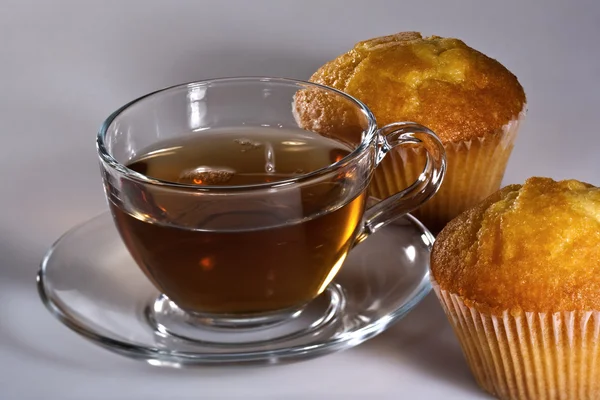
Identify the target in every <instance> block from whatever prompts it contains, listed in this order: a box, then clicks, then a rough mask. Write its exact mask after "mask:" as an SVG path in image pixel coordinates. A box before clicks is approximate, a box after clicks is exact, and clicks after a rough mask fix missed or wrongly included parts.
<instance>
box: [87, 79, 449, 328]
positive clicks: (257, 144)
mask: <svg viewBox="0 0 600 400" xmlns="http://www.w3.org/2000/svg"><path fill="white" fill-rule="evenodd" d="M400 145H409V146H418V147H421V148H422V149H423V150H424V151H425V152H426V154H427V163H426V165H425V167H424V170H423V173H422V174H421V175H420V176H419V178H418V179H417V181H416V182H414V183H413V184H412V185H411V186H410V187H408V188H406V189H405V190H403V191H401V192H400V193H397V194H395V195H393V196H391V197H389V198H387V199H384V200H382V201H380V202H378V203H377V204H375V205H370V206H369V207H367V187H368V184H369V182H370V179H371V176H372V174H373V171H374V169H375V168H376V167H377V165H378V163H379V162H380V161H381V160H382V159H383V157H384V156H385V154H386V153H387V152H388V151H390V150H391V149H392V148H394V147H395V146H400ZM97 146H98V154H99V156H100V160H101V169H102V176H103V179H104V185H105V191H106V195H107V199H108V202H109V206H110V208H111V211H112V214H113V217H114V221H115V223H116V226H117V228H118V230H119V232H120V234H121V237H122V239H123V241H124V243H125V245H126V247H127V248H128V250H129V251H130V253H131V254H132V256H133V258H134V259H135V261H136V263H137V264H138V265H139V267H140V268H141V270H142V271H143V272H144V273H145V275H146V276H147V277H148V278H149V279H150V280H151V281H152V283H153V284H154V285H155V286H156V287H157V288H158V290H159V291H160V292H161V293H163V295H162V296H161V297H160V298H159V299H157V301H156V303H155V306H154V311H155V314H157V315H163V316H165V318H166V319H168V315H169V313H171V314H172V313H174V312H178V313H183V314H184V315H185V316H186V318H187V320H188V321H195V322H194V323H198V324H200V325H203V326H211V327H234V328H235V329H239V328H252V327H256V326H264V325H265V324H273V323H278V322H282V321H285V320H288V319H290V318H293V317H294V316H295V315H298V313H299V311H300V310H302V309H303V308H304V307H305V306H306V305H307V304H308V303H310V302H311V301H312V300H313V299H315V298H316V297H317V296H318V295H319V294H321V293H322V292H323V291H324V290H325V289H326V288H327V286H328V285H329V284H330V283H331V282H332V280H333V279H334V278H335V276H336V274H337V273H338V271H339V270H340V268H342V266H343V262H344V259H345V258H346V256H347V254H348V252H349V251H350V250H351V249H352V247H353V246H355V245H356V244H358V243H360V242H361V241H363V240H365V239H366V238H367V237H368V236H369V235H370V234H372V233H373V232H375V231H376V230H377V229H380V228H381V227H383V226H385V225H386V224H388V223H390V222H391V221H393V220H394V219H395V218H397V217H399V216H402V215H404V214H406V213H408V212H410V211H411V210H413V209H415V208H417V207H419V206H420V205H421V204H423V203H424V202H425V201H427V200H428V199H429V198H430V197H431V196H432V195H433V194H434V193H435V192H436V190H437V189H438V188H439V186H440V184H441V182H442V178H443V175H444V171H445V156H444V149H443V146H442V145H441V143H440V141H439V140H438V139H437V137H436V136H435V134H434V133H433V132H432V131H430V130H429V129H428V128H426V127H424V126H421V125H418V124H415V123H412V122H399V123H394V124H390V125H386V126H384V127H382V128H377V126H376V121H375V118H374V117H373V115H372V113H371V112H370V111H369V110H368V108H367V107H366V106H365V105H364V104H362V103H361V102H360V101H358V100H356V99H354V98H353V97H351V96H349V95H346V94H344V93H342V92H340V91H337V90H335V89H331V88H328V87H324V86H321V85H317V84H313V83H308V82H302V81H295V80H290V79H280V78H258V77H256V78H225V79H215V80H208V81H201V82H193V83H189V84H184V85H179V86H175V87H171V88H168V89H164V90H161V91H158V92H154V93H151V94H149V95H147V96H144V97H142V98H140V99H137V100H135V101H133V102H131V103H129V104H127V105H125V106H124V107H122V108H121V109H119V110H118V111H116V112H115V113H113V114H112V115H111V116H110V117H109V118H108V119H107V120H106V121H105V123H104V124H103V126H102V128H101V130H100V132H99V134H98V139H97Z"/></svg>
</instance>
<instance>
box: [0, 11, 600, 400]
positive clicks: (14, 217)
mask: <svg viewBox="0 0 600 400" xmlns="http://www.w3.org/2000/svg"><path fill="white" fill-rule="evenodd" d="M368 4H370V5H368ZM0 10H1V11H0V52H1V53H0V54H1V56H0V57H1V58H0V123H1V125H0V126H1V138H2V146H0V188H1V189H0V190H1V191H2V192H1V193H2V196H1V198H0V199H1V200H0V205H1V211H0V304H1V305H2V306H1V307H0V398H2V399H26V398H45V399H109V398H110V399H113V398H114V399H145V400H151V399H159V398H172V399H188V398H189V399H191V398H224V399H225V398H227V399H228V398H237V397H244V398H298V399H303V398H326V397H327V398H336V399H337V398H347V399H351V398H401V397H402V398H414V399H436V398H441V397H443V398H445V399H468V398H473V399H476V398H486V396H485V395H484V394H482V393H481V392H480V391H479V390H478V389H477V387H476V386H475V384H474V382H473V381H472V379H471V377H470V374H469V372H468V370H467V368H466V365H465V363H464V361H463V359H462V356H461V353H460V349H459V347H458V345H457V343H456V340H455V339H454V337H453V335H452V332H451V330H450V328H449V326H448V324H447V322H446V321H445V319H444V316H443V314H442V312H441V311H440V309H439V307H438V305H437V302H436V300H435V299H434V298H432V297H429V298H428V299H427V300H426V301H425V302H424V303H423V304H422V305H420V306H419V307H418V308H417V309H416V310H415V311H414V312H413V313H412V314H411V315H409V316H408V317H407V318H406V319H405V320H403V321H401V322H400V323H399V324H397V325H396V326H394V327H393V328H392V329H390V330H389V331H388V332H386V333H384V334H382V335H381V336H379V337H377V338H375V339H373V340H371V341H370V342H367V343H365V344H363V345H361V346H359V347H357V348H355V349H352V350H349V351H347V352H344V353H339V354H335V355H331V356H327V357H323V358H320V359H316V360H313V361H307V362H302V363H297V364H292V365H286V366H274V367H268V368H228V369H223V368H217V369H209V368H206V369H204V368H203V369H194V370H169V369H158V368H154V367H151V366H149V365H146V364H144V363H141V362H136V361H132V360H129V359H126V358H123V357H120V356H117V355H114V354H112V353H109V352H107V351H105V350H102V349H99V348H96V347H95V346H94V345H92V344H90V343H88V342H87V341H85V340H83V339H81V338H79V337H78V336H77V335H76V334H74V333H72V332H71V331H69V330H68V329H67V328H65V327H63V326H62V325H61V324H60V323H59V322H58V321H56V320H54V318H53V317H51V316H50V315H49V313H48V312H47V311H46V310H45V309H44V308H43V306H42V304H41V303H40V301H39V300H38V296H37V293H36V290H35V285H34V276H35V272H36V270H37V265H38V262H39V260H40V259H41V257H42V255H43V254H44V252H45V251H46V249H47V247H48V246H49V245H50V244H51V243H52V242H53V241H54V240H55V239H56V238H57V237H58V236H59V235H60V234H61V233H62V232H63V231H65V230H67V229H68V228H70V227H71V226H72V225H73V224H75V223H78V222H81V221H83V220H85V219H87V218H89V217H92V216H94V215H96V214H97V213H99V212H100V211H102V210H104V209H105V202H104V198H103V193H102V189H101V184H100V177H99V171H98V166H97V162H96V159H95V157H96V156H95V149H94V135H95V132H96V129H97V128H98V126H99V125H100V123H101V122H102V120H103V119H104V117H106V116H107V115H108V114H109V113H110V112H111V111H113V110H115V109H116V108H117V107H118V106H120V105H122V104H123V103H125V102H126V101H128V100H131V99H133V98H135V97H137V96H139V95H142V94H144V93H146V92H148V91H151V90H154V89H157V88H160V87H163V86H166V85H171V84H176V83H180V82H184V81H190V80H194V79H203V78H211V77H219V76H228V75H229V76H230V75H278V76H288V77H294V78H303V79H306V78H308V76H309V75H310V74H311V73H312V71H313V70H315V69H316V68H317V67H318V66H319V65H320V64H322V63H323V62H325V61H327V60H329V59H331V58H333V57H335V56H336V55H337V54H339V53H342V52H344V51H346V50H347V49H348V48H350V47H351V46H352V44H353V43H354V42H356V41H359V40H362V39H367V38H370V37H373V36H379V35H383V34H390V33H394V32H396V31H400V30H420V31H422V32H424V33H426V34H438V35H442V36H454V37H459V38H462V39H464V40H465V41H466V42H467V43H468V44H470V45H471V46H473V47H475V48H477V49H479V50H481V51H483V52H484V53H486V54H488V55H490V56H492V57H495V58H497V59H499V60H500V61H501V62H502V63H504V64H505V65H506V66H507V67H508V68H509V69H511V70H512V71H513V72H514V73H515V74H516V75H517V76H518V77H519V79H520V81H521V83H522V84H523V86H524V87H525V90H526V92H527V96H528V101H529V116H528V119H527V121H526V123H525V126H524V128H523V129H522V131H521V134H520V136H519V138H518V140H517V144H516V148H515V150H514V153H513V156H512V159H511V161H510V164H509V166H508V171H507V174H506V180H505V182H506V183H513V182H522V181H523V180H524V179H525V178H526V177H528V176H531V175H545V176H551V177H554V178H568V177H574V178H578V179H580V180H584V181H588V182H590V183H594V184H596V185H600V168H599V158H598V156H597V154H598V150H600V129H598V127H597V125H598V124H597V117H598V104H599V101H598V98H599V96H600V95H599V93H600V58H599V57H600V56H599V54H600V51H599V50H600V48H599V45H598V43H599V42H598V39H599V38H600V24H599V23H598V21H600V3H599V2H597V1H594V0H589V1H566V0H565V1H562V2H561V1H556V0H553V1H549V0H545V1H542V0H539V1H521V0H510V1H508V0H504V1H497V0H496V1H481V0H473V1H452V2H450V1H445V0H438V1H425V0H417V1H397V0H390V1H368V2H367V1H326V0H319V1H301V0H296V1H283V0H282V1H269V2H267V1H250V0H248V1H236V2H232V1H216V0H215V1H210V2H208V1H199V0H196V1H162V2H161V1H125V2H117V1H93V2H92V1H70V2H67V1H52V2H51V1H43V0H40V1H37V2H33V1H17V0H15V1H6V0H4V1H0Z"/></svg>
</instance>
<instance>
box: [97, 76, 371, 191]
mask: <svg viewBox="0 0 600 400" xmlns="http://www.w3.org/2000/svg"><path fill="white" fill-rule="evenodd" d="M243 82H250V83H253V82H254V83H257V82H272V83H280V84H288V85H296V86H304V87H307V86H308V87H314V88H318V89H320V90H325V91H327V92H330V93H334V94H336V95H338V96H341V97H343V98H346V99H347V100H349V101H350V102H351V103H353V104H355V105H356V106H357V107H358V108H359V110H360V111H361V112H362V114H363V115H364V116H365V118H366V119H367V122H368V127H367V129H366V130H365V133H364V135H363V138H362V140H361V142H360V144H359V145H358V146H357V147H356V148H355V149H354V150H352V152H351V153H350V154H348V155H346V156H345V157H344V158H342V159H341V160H339V161H337V162H335V163H332V164H329V165H327V166H325V167H322V168H319V169H316V170H314V171H311V172H309V173H307V174H303V175H299V176H296V177H293V178H289V179H284V180H280V181H276V182H267V183H259V184H253V185H234V186H227V185H223V186H215V185H202V186H200V185H193V184H185V183H177V182H171V181H166V180H162V179H157V178H152V177H149V176H146V175H144V174H141V173H139V172H136V171H134V170H132V169H130V168H128V167H127V166H125V165H124V164H122V163H120V162H118V161H117V160H116V159H115V158H114V157H113V156H112V155H111V154H110V153H109V151H108V149H107V148H106V145H105V140H104V139H105V136H106V134H107V132H108V129H109V127H110V126H111V125H112V124H113V122H115V120H116V119H117V118H118V117H119V116H120V115H121V114H122V113H123V112H125V111H127V110H128V109H130V108H131V107H133V106H134V105H136V104H138V103H140V102H142V101H144V100H149V99H151V98H153V97H155V96H157V95H160V94H164V93H168V92H173V91H176V90H179V89H182V88H185V87H192V86H193V87H201V86H208V85H210V84H225V83H243ZM376 131H377V122H376V120H375V116H374V115H373V113H372V112H371V110H369V108H368V107H367V106H366V105H365V104H364V103H363V102H362V101H360V100H358V99H357V98H355V97H353V96H351V95H349V94H347V93H344V92H342V91H341V90H338V89H335V88H332V87H329V86H325V85H321V84H318V83H313V82H307V81H303V80H299V79H291V78H278V77H267V76H239V77H226V78H215V79H205V80H197V81H191V82H187V83H181V84H177V85H173V86H168V87H165V88H163V89H159V90H156V91H154V92H150V93H147V94H145V95H143V96H140V97H138V98H136V99H135V100H132V101H130V102H128V103H126V104H125V105H124V106H122V107H120V108H119V109H117V110H116V111H114V112H113V113H112V114H110V115H109V116H108V118H106V119H105V120H104V122H103V123H102V125H101V127H100V130H99V131H98V134H97V135H96V149H97V151H98V156H99V157H100V160H101V161H102V162H103V163H104V164H105V165H107V166H108V167H110V168H112V169H113V170H116V171H117V172H118V173H120V174H122V175H124V176H125V177H127V178H130V179H132V180H135V181H138V182H140V183H146V184H151V185H155V186H161V187H164V188H171V189H187V190H194V191H209V190H210V191H211V192H225V191H234V190H244V191H247V190H257V189H260V190H264V189H272V188H278V187H282V186H288V185H291V184H299V183H304V182H306V181H310V180H313V179H315V178H318V177H320V176H323V175H325V174H327V173H330V172H332V171H335V170H338V169H339V168H343V167H345V166H347V165H348V164H350V163H351V162H352V161H354V159H356V158H357V157H358V156H360V155H361V154H363V152H364V151H365V150H366V149H367V148H368V147H369V145H370V144H371V142H372V140H373V139H374V137H375V136H376Z"/></svg>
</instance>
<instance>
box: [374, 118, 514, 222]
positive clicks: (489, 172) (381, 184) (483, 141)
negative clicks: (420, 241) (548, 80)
mask: <svg viewBox="0 0 600 400" xmlns="http://www.w3.org/2000/svg"><path fill="white" fill-rule="evenodd" d="M525 110H526V107H524V108H523V111H522V112H521V113H520V114H519V116H518V117H517V118H516V119H513V120H511V121H509V122H508V123H507V124H506V125H504V126H503V127H502V129H501V130H500V131H498V132H491V133H489V134H487V135H484V136H481V137H478V138H475V139H472V140H469V141H460V142H449V143H445V144H444V148H445V150H446V159H447V169H446V175H445V177H444V182H443V183H442V186H441V187H440V189H439V191H438V192H437V193H436V195H435V196H433V197H432V198H431V199H430V200H429V201H427V202H426V203H425V204H423V205H422V206H421V207H420V208H419V209H418V210H416V211H414V212H413V215H414V216H415V217H417V218H419V219H420V220H421V222H423V223H424V224H425V225H426V226H427V227H428V228H429V229H430V230H431V231H432V232H434V233H437V232H439V231H440V230H441V229H442V228H443V227H444V226H445V225H446V224H447V223H448V222H449V221H450V220H451V219H453V218H454V217H456V216H457V215H458V214H460V213H461V212H463V211H464V210H466V209H468V208H470V207H472V206H474V205H475V204H477V203H479V202H480V201H481V200H483V199H484V198H486V197H488V196H489V195H490V194H492V193H494V192H495V191H496V190H498V189H499V188H500V185H501V183H502V178H503V177H504V171H505V170H506V164H507V163H508V159H509V157H510V154H511V152H512V149H513V146H514V142H515V139H516V137H517V132H518V130H519V126H520V125H521V122H522V121H523V119H524V117H525ZM424 165H425V156H424V154H423V153H422V152H421V151H420V149H418V148H406V147H402V146H399V147H397V148H395V149H394V150H392V151H391V152H390V154H388V155H387V156H386V157H385V158H384V159H383V160H382V162H381V164H380V165H379V166H378V167H377V169H376V170H375V174H374V176H373V180H372V181H371V185H370V187H369V191H370V194H371V195H372V196H374V197H376V198H378V199H384V198H386V197H388V196H391V195H392V194H394V193H397V192H399V191H400V190H402V189H404V188H406V187H408V186H409V185H410V184H412V183H413V182H414V181H415V180H416V178H417V177H418V176H419V174H420V173H421V172H422V171H423V166H424Z"/></svg>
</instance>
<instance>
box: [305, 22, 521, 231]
mask: <svg viewBox="0 0 600 400" xmlns="http://www.w3.org/2000/svg"><path fill="white" fill-rule="evenodd" d="M310 80H311V81H312V82H316V83H320V84H323V85H327V86H331V87H334V88H336V89H340V90H342V91H344V92H346V93H348V94H350V95H352V96H354V97H356V98H357V99H359V100H361V101H362V102H363V103H365V104H366V105H367V107H369V108H370V109H371V111H372V112H373V114H374V115H375V118H376V119H377V122H378V124H379V126H380V127H381V126H383V125H386V124H389V123H392V122H398V121H412V122H417V123H420V124H422V125H425V126H427V127H428V128H430V129H432V130H433V131H434V132H435V133H436V134H437V135H438V136H439V138H440V139H441V141H442V142H443V143H444V146H445V149H446V156H447V170H446V176H445V179H444V182H443V184H442V186H441V188H440V190H439V192H438V193H437V194H436V195H435V196H434V197H433V198H432V199H431V200H430V201H428V202H427V203H426V204H425V205H424V206H422V207H421V208H420V209H419V210H417V211H416V212H415V215H416V216H417V217H418V218H419V219H421V221H423V222H424V223H425V225H427V227H428V228H430V229H431V230H432V231H434V232H437V231H439V230H440V229H441V228H442V227H443V226H444V225H445V224H446V223H447V222H448V221H450V220H451V219H452V218H454V217H455V216H457V215H458V214H459V213H460V212H462V211H464V210H465V209H467V208H469V207H471V206H473V205H475V204H476V203H478V202H479V201H481V200H482V199H484V198H485V197H487V196H488V195H490V194H491V193H493V192H494V191H496V190H497V189H498V188H499V187H500V183H501V181H502V177H503V175H504V170H505V168H506V164H507V162H508V158H509V156H510V153H511V151H512V148H513V143H514V140H515V136H516V133H517V130H518V127H519V123H520V121H521V119H522V117H523V116H524V114H525V93H524V91H523V88H522V87H521V85H520V84H519V82H518V80H517V78H516V77H515V76H514V75H513V74H512V73H510V72H509V71H508V70H507V69H506V68H505V67H503V66H502V65H501V64H500V63H499V62H498V61H496V60H494V59H492V58H489V57H487V56H485V55H483V54H482V53H480V52H478V51H476V50H474V49H472V48H470V47H468V46H467V45H465V44H464V43H463V42H462V41H460V40H458V39H450V38H441V37H438V36H431V37H428V38H423V37H422V36H421V34H419V33H416V32H403V33H398V34H396V35H391V36H385V37H379V38H375V39H371V40H367V41H364V42H360V43H358V44H356V45H355V46H354V48H353V49H352V50H350V51H349V52H347V53H345V54H342V55H340V56H339V57H337V58H336V59H334V60H332V61H330V62H328V63H327V64H325V65H323V66H322V67H321V68H320V69H319V70H317V71H316V72H315V73H314V74H313V75H312V77H311V78H310ZM326 116H327V115H326ZM322 119H323V118H321V120H317V121H315V125H316V127H323V125H324V122H325V123H326V124H329V125H332V124H334V123H337V122H336V121H323V120H322ZM313 128H314V126H313ZM424 160H425V156H424V153H423V152H422V151H420V150H419V149H416V148H410V147H408V148H406V147H403V148H396V149H394V150H393V151H392V152H391V154H388V155H387V156H386V157H385V158H384V160H383V161H382V163H381V165H380V166H379V167H378V168H377V170H376V172H375V175H374V178H373V181H372V183H371V186H370V192H371V195H373V196H374V197H377V198H385V197H388V196H390V195H392V194H394V193H397V192H398V191H400V190H402V189H404V188H406V187H407V186H409V185H410V184H411V183H413V182H414V181H415V179H416V178H417V177H418V176H419V174H420V173H421V171H422V170H423V166H424V162H425V161H424Z"/></svg>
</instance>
